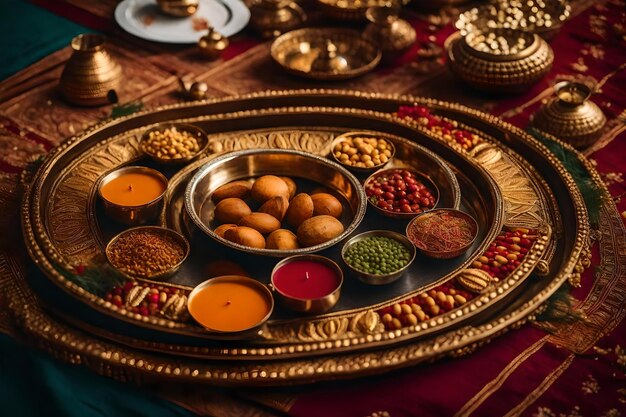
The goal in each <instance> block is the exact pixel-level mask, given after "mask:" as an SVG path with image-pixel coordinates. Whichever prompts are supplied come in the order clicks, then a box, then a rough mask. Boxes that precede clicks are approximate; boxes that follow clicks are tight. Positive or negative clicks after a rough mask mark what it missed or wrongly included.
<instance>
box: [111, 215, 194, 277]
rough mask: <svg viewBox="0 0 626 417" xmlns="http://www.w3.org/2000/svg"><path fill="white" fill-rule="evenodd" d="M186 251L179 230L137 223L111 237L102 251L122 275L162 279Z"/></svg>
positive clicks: (173, 268)
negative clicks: (137, 224) (138, 224)
mask: <svg viewBox="0 0 626 417" xmlns="http://www.w3.org/2000/svg"><path fill="white" fill-rule="evenodd" d="M189 251H190V246H189V242H188V241H187V239H185V238H184V237H183V235H181V234H180V233H178V232H176V231H174V230H171V229H167V228H165V227H159V226H139V227H133V228H131V229H127V230H124V231H123V232H121V233H120V234H118V235H116V236H115V237H113V239H111V240H110V241H109V243H108V244H107V246H106V249H105V255H106V258H107V261H108V262H109V264H110V265H111V266H112V267H113V268H114V269H115V270H116V271H117V272H118V273H119V274H121V275H122V276H124V277H126V278H131V279H137V278H140V279H153V280H162V279H166V278H169V277H171V276H172V275H174V274H175V273H176V272H177V271H178V270H179V269H180V267H181V265H182V264H183V262H184V261H185V259H187V256H188V255H189Z"/></svg>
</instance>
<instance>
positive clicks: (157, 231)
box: [104, 226, 191, 281]
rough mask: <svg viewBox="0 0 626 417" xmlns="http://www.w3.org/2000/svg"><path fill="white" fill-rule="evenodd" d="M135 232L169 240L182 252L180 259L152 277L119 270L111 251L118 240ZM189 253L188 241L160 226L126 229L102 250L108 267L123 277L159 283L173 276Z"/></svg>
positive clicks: (173, 231) (175, 232)
mask: <svg viewBox="0 0 626 417" xmlns="http://www.w3.org/2000/svg"><path fill="white" fill-rule="evenodd" d="M136 232H143V233H146V234H150V235H153V236H161V237H165V238H169V239H171V240H172V241H173V242H175V243H176V245H177V246H178V247H179V248H180V249H181V250H182V252H183V257H182V259H181V260H180V261H178V262H176V263H175V264H173V265H171V266H170V267H169V268H167V269H166V270H164V271H161V272H158V273H156V274H152V275H143V276H141V275H133V274H131V273H129V272H127V271H125V270H124V269H123V268H120V265H116V264H115V262H114V259H115V257H114V252H113V250H114V248H115V245H116V243H117V242H118V241H119V240H120V238H122V237H124V236H129V235H130V236H132V235H133V234H134V233H136ZM190 251H191V246H190V245H189V241H188V240H187V239H185V237H184V236H183V235H181V234H180V233H178V232H177V231H175V230H172V229H168V228H166V227H161V226H138V227H132V228H130V229H126V230H124V231H122V232H120V233H119V234H117V235H115V236H114V237H113V239H111V240H110V241H109V243H107V245H106V248H105V249H104V254H105V256H106V258H107V262H109V265H111V267H113V269H114V270H115V271H116V272H117V273H118V274H120V275H121V276H123V277H126V278H129V279H137V278H143V279H152V280H156V281H160V280H164V279H167V278H169V277H172V276H174V275H175V274H176V273H177V272H178V270H179V269H180V267H181V266H182V265H183V263H184V262H185V260H186V259H187V257H188V256H189V252H190Z"/></svg>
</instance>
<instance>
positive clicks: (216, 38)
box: [198, 27, 228, 59]
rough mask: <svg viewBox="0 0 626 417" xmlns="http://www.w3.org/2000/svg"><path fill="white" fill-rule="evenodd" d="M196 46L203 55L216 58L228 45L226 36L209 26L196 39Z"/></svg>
mask: <svg viewBox="0 0 626 417" xmlns="http://www.w3.org/2000/svg"><path fill="white" fill-rule="evenodd" d="M198 46H199V47H200V51H202V53H203V54H204V56H206V57H207V58H209V59H216V58H218V57H219V56H220V55H221V53H222V52H224V50H225V49H226V48H227V47H228V38H227V37H225V36H224V35H222V34H221V33H219V32H218V31H216V30H215V28H213V27H210V28H209V31H208V33H207V34H206V35H204V36H203V37H201V38H200V40H198Z"/></svg>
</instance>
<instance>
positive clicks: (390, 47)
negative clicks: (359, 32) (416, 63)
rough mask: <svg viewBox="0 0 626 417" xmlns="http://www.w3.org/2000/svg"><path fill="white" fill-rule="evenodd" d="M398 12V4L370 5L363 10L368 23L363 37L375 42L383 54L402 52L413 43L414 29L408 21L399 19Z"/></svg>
mask: <svg viewBox="0 0 626 417" xmlns="http://www.w3.org/2000/svg"><path fill="white" fill-rule="evenodd" d="M399 13H400V7H399V6H376V7H370V8H369V9H367V11H366V12H365V17H366V18H367V20H368V21H369V22H370V23H369V24H368V25H367V27H366V28H365V31H364V32H363V37H365V38H367V39H369V40H371V41H372V42H374V43H376V44H377V45H378V46H379V47H380V49H381V50H382V51H383V55H389V54H393V53H400V52H403V51H405V50H406V49H408V48H409V47H410V46H411V45H413V44H414V43H415V39H416V33H415V29H413V26H411V25H410V24H409V22H407V21H406V20H404V19H400V17H399V16H398V14H399Z"/></svg>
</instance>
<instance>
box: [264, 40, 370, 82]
mask: <svg viewBox="0 0 626 417" xmlns="http://www.w3.org/2000/svg"><path fill="white" fill-rule="evenodd" d="M270 53H271V55H272V58H273V59H274V61H276V63H278V64H279V65H280V66H281V67H283V68H284V69H286V70H287V71H289V72H290V73H292V74H295V75H299V76H302V77H306V78H313V79H318V80H345V79H349V78H354V77H357V76H359V75H362V74H365V73H367V72H369V71H371V70H373V69H374V68H375V67H376V65H378V63H379V62H380V58H381V56H382V53H381V51H380V49H379V48H378V46H376V44H374V43H373V42H371V41H370V40H367V39H365V38H363V37H361V36H360V35H359V33H358V32H355V31H352V30H348V29H333V28H307V29H298V30H294V31H291V32H288V33H285V34H284V35H282V36H280V37H278V38H277V39H276V40H275V41H274V43H272V48H271V51H270Z"/></svg>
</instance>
